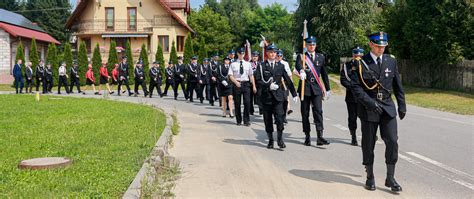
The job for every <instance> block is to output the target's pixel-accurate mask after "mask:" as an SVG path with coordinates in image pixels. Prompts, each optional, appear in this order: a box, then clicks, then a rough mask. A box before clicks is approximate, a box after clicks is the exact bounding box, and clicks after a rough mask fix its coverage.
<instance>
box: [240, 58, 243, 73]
mask: <svg viewBox="0 0 474 199" xmlns="http://www.w3.org/2000/svg"><path fill="white" fill-rule="evenodd" d="M240 74H241V75H242V74H244V66H243V65H242V61H240Z"/></svg>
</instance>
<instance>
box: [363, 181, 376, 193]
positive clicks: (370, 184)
mask: <svg viewBox="0 0 474 199" xmlns="http://www.w3.org/2000/svg"><path fill="white" fill-rule="evenodd" d="M365 189H367V190H369V191H375V179H374V178H371V179H367V180H366V181H365Z"/></svg>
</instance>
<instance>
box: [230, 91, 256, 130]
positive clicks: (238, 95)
mask: <svg viewBox="0 0 474 199" xmlns="http://www.w3.org/2000/svg"><path fill="white" fill-rule="evenodd" d="M233 92H234V93H233V95H234V107H235V108H234V110H235V119H236V120H237V123H238V124H240V123H242V110H241V108H240V105H241V104H242V97H243V99H244V114H243V121H244V124H247V123H250V100H251V99H250V93H251V92H252V91H251V89H250V83H249V82H240V88H238V87H237V86H234V89H233Z"/></svg>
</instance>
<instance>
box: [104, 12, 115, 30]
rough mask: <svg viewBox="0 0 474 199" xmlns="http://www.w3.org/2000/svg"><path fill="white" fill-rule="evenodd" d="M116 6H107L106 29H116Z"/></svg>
mask: <svg viewBox="0 0 474 199" xmlns="http://www.w3.org/2000/svg"><path fill="white" fill-rule="evenodd" d="M114 20H115V13H114V8H105V30H106V31H114Z"/></svg>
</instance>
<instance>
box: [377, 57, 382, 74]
mask: <svg viewBox="0 0 474 199" xmlns="http://www.w3.org/2000/svg"><path fill="white" fill-rule="evenodd" d="M377 66H378V67H379V73H380V71H381V70H382V63H380V57H377Z"/></svg>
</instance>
